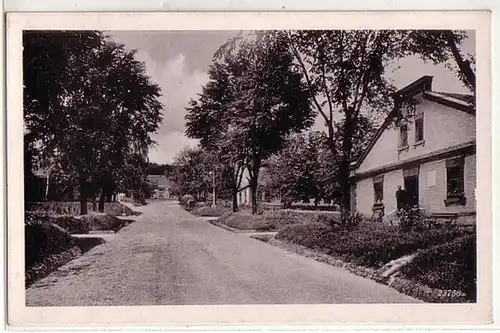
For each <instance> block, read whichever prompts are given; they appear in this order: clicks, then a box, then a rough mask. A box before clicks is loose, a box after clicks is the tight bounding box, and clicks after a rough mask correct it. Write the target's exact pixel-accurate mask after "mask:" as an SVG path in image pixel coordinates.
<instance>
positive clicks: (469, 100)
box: [436, 92, 475, 104]
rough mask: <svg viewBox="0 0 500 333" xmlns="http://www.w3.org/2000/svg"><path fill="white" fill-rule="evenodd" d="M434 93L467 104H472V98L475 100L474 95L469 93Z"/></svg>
mask: <svg viewBox="0 0 500 333" xmlns="http://www.w3.org/2000/svg"><path fill="white" fill-rule="evenodd" d="M436 93H438V94H441V95H444V96H447V97H451V98H455V99H458V100H461V101H462V102H465V103H467V104H473V103H474V100H475V98H474V95H471V94H456V93H449V92H436Z"/></svg>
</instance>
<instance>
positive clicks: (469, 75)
mask: <svg viewBox="0 0 500 333" xmlns="http://www.w3.org/2000/svg"><path fill="white" fill-rule="evenodd" d="M454 37H455V36H454V34H453V32H452V31H448V32H447V33H446V39H447V42H448V47H449V48H450V50H451V53H452V54H453V58H455V61H456V63H457V66H458V68H459V70H460V72H461V73H462V74H463V76H464V78H465V81H466V82H464V83H465V85H466V86H467V87H468V88H469V89H471V90H472V91H473V92H474V94H475V93H476V74H474V71H473V70H472V68H471V66H470V63H469V62H467V61H465V60H464V58H463V57H462V54H460V51H459V50H458V47H457V44H455V38H454Z"/></svg>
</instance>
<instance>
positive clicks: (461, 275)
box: [402, 233, 477, 301]
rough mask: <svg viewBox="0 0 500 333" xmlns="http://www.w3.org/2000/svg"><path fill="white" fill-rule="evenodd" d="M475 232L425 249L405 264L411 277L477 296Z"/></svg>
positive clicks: (405, 268) (405, 271)
mask: <svg viewBox="0 0 500 333" xmlns="http://www.w3.org/2000/svg"><path fill="white" fill-rule="evenodd" d="M476 264H477V259H476V234H475V233H473V234H471V235H466V236H464V237H460V238H457V239H455V240H453V241H451V242H449V243H445V244H442V245H438V246H434V247H431V248H429V249H426V250H424V251H423V252H422V253H421V254H420V255H419V256H418V257H417V258H415V260H414V261H413V262H412V263H411V264H409V265H407V266H405V267H403V270H402V273H403V274H404V275H406V276H407V277H409V278H411V279H415V280H417V281H418V282H421V283H423V284H426V285H428V286H430V287H433V288H438V289H442V290H459V291H462V292H464V293H465V294H466V295H467V298H468V299H470V300H472V301H475V300H476V280H477V278H476V276H477V267H476Z"/></svg>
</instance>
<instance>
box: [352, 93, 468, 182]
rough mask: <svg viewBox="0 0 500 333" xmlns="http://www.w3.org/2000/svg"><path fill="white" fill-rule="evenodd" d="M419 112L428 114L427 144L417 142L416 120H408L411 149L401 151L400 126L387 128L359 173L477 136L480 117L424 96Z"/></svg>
mask: <svg viewBox="0 0 500 333" xmlns="http://www.w3.org/2000/svg"><path fill="white" fill-rule="evenodd" d="M417 112H423V114H424V141H425V142H424V144H423V145H418V146H414V145H413V144H414V143H415V124H414V123H413V122H410V123H409V124H408V143H409V147H408V150H404V151H398V144H399V130H398V129H396V128H391V127H389V128H387V129H386V130H385V131H384V133H383V134H382V135H381V136H380V138H379V139H378V141H377V142H376V143H375V145H374V146H373V147H372V149H371V151H370V152H369V153H368V155H367V156H366V158H365V160H364V161H363V162H362V163H361V165H360V166H359V168H358V170H357V171H356V172H357V173H363V172H366V171H370V170H372V169H376V168H379V167H383V166H385V165H388V164H392V163H396V162H398V161H404V160H407V159H410V158H414V157H418V156H422V155H424V154H428V153H432V152H435V151H439V150H442V149H446V148H449V147H451V146H455V145H458V144H461V143H466V142H470V141H472V140H474V139H475V137H476V117H475V116H474V115H471V114H469V113H467V112H464V111H460V110H456V109H453V108H450V107H447V106H444V105H441V104H438V103H435V102H431V101H428V100H425V99H424V100H422V101H421V103H420V104H418V105H417Z"/></svg>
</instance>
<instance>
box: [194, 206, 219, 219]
mask: <svg viewBox="0 0 500 333" xmlns="http://www.w3.org/2000/svg"><path fill="white" fill-rule="evenodd" d="M224 212H225V210H224V209H223V208H221V207H209V206H206V207H198V208H194V209H193V210H192V211H191V213H193V214H194V215H197V216H207V217H219V216H221V215H222V214H224Z"/></svg>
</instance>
